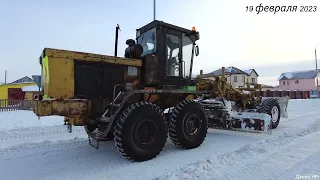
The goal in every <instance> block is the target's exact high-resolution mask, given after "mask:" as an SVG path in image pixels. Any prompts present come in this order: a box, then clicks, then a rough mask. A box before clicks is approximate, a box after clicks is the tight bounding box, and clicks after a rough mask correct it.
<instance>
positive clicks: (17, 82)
mask: <svg viewBox="0 0 320 180" xmlns="http://www.w3.org/2000/svg"><path fill="white" fill-rule="evenodd" d="M23 83H34V80H33V79H31V78H29V77H28V76H25V77H23V78H20V79H18V80H15V81H13V82H12V83H10V84H23Z"/></svg>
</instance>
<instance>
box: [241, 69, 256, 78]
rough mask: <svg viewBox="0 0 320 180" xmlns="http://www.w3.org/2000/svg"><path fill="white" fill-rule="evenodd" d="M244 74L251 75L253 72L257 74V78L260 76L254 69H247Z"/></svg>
mask: <svg viewBox="0 0 320 180" xmlns="http://www.w3.org/2000/svg"><path fill="white" fill-rule="evenodd" d="M244 72H246V73H247V74H249V75H250V74H251V73H252V72H255V73H256V74H257V76H259V75H258V73H257V71H256V70H254V69H247V70H244Z"/></svg>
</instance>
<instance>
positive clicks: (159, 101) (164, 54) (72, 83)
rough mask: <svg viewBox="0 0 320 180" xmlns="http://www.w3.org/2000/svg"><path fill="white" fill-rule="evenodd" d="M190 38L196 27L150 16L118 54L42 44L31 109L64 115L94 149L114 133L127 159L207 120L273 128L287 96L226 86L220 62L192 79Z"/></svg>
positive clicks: (180, 138) (201, 131) (189, 144)
mask: <svg viewBox="0 0 320 180" xmlns="http://www.w3.org/2000/svg"><path fill="white" fill-rule="evenodd" d="M197 40H199V32H198V31H196V29H195V28H192V30H189V29H185V28H182V27H178V26H175V25H172V24H169V23H165V22H162V21H157V20H155V21H153V22H151V23H149V24H147V25H145V26H143V27H141V28H139V29H137V30H136V39H135V40H133V39H129V40H127V41H126V44H127V45H128V47H127V48H126V50H125V55H124V57H117V56H116V54H115V56H107V55H101V54H93V53H84V52H76V51H69V50H61V49H52V48H45V49H44V50H43V52H42V55H41V57H40V58H39V63H40V65H41V67H42V71H41V72H42V74H41V78H42V82H41V86H42V88H41V91H42V93H41V95H40V96H38V97H36V98H35V101H34V102H33V111H34V113H35V114H36V115H38V116H39V117H40V116H52V115H58V116H64V117H65V118H64V121H65V125H68V129H69V130H70V132H71V127H72V126H84V128H85V130H86V132H87V134H88V137H89V143H90V145H92V146H94V147H96V148H98V147H99V142H100V141H107V140H112V139H113V140H114V142H115V145H116V147H117V149H118V151H119V152H120V153H121V154H122V155H123V156H124V157H126V158H127V159H131V160H134V161H146V160H149V159H152V158H155V157H156V156H157V155H158V154H159V153H160V152H161V151H162V148H163V147H164V145H165V143H166V141H167V137H168V136H169V137H170V139H171V141H172V142H173V143H174V144H175V145H177V146H179V147H181V148H184V149H192V148H196V147H198V146H200V145H201V144H202V143H203V142H204V140H205V137H206V134H207V130H208V128H209V127H212V128H218V129H224V130H242V131H249V132H270V131H271V129H272V128H276V127H277V126H278V123H279V120H280V117H285V116H286V108H287V101H285V100H286V99H284V98H267V99H262V98H261V97H255V96H254V93H252V92H253V91H256V87H253V88H252V87H249V86H248V87H244V88H243V89H235V88H232V87H231V86H230V85H228V84H227V83H226V80H225V76H224V71H225V69H224V68H222V71H223V74H222V77H218V76H213V77H214V78H213V79H206V77H205V76H203V75H200V76H199V77H197V78H195V79H192V78H191V77H192V76H191V75H192V67H193V61H194V57H195V56H198V55H199V47H198V46H197V44H196V42H197ZM117 41H118V40H117V38H116V42H115V43H116V45H117ZM245 92H249V93H245ZM250 92H251V93H250Z"/></svg>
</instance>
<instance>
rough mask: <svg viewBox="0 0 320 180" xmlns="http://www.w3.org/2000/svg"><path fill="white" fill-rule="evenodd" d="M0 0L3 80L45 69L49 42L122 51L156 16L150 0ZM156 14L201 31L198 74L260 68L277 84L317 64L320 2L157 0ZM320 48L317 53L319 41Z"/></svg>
mask: <svg viewBox="0 0 320 180" xmlns="http://www.w3.org/2000/svg"><path fill="white" fill-rule="evenodd" d="M141 2H142V1H129V0H117V1H115V0H112V1H111V0H94V1H88V0H68V1H65V0H54V1H52V0H41V1H40V0H28V1H22V0H0V3H1V4H0V24H1V28H0V36H1V39H0V63H1V64H0V82H1V81H4V71H5V70H7V71H8V81H9V82H10V81H14V80H16V79H19V78H21V77H24V76H30V77H31V75H34V74H40V65H39V64H38V57H39V56H40V54H41V51H42V50H43V48H45V47H51V48H60V49H68V50H77V51H85V52H92V53H102V54H108V55H113V54H114V37H115V35H114V34H115V26H116V24H119V25H120V28H121V32H120V35H119V48H118V49H119V50H118V54H119V56H123V54H124V49H125V48H126V45H125V40H126V39H128V38H134V37H135V29H136V28H139V27H141V26H143V25H144V24H147V23H149V22H150V21H152V20H153V0H144V1H143V2H144V3H141ZM260 3H263V5H283V6H289V5H297V6H300V5H305V6H311V5H312V6H319V7H318V9H317V10H318V12H298V11H299V10H300V8H298V11H297V12H291V13H290V12H282V13H281V12H278V13H276V14H273V13H270V12H267V13H266V12H264V13H260V14H256V13H255V12H246V8H245V7H246V6H247V5H249V6H250V5H252V6H254V7H256V6H257V5H259V4H260ZM156 19H157V20H162V21H165V22H168V23H172V24H176V25H179V26H183V27H186V28H190V29H191V27H192V26H196V28H197V30H198V31H199V32H200V40H199V41H198V44H199V47H200V55H199V56H198V57H197V58H196V59H195V64H194V72H196V73H199V71H200V69H203V70H204V72H205V73H208V72H211V71H214V70H216V69H218V68H220V67H222V66H226V67H227V66H235V67H238V68H243V69H247V68H255V69H256V71H257V72H258V74H259V75H260V77H259V81H260V83H264V84H270V85H274V84H277V78H278V77H279V76H280V74H281V73H282V72H283V71H291V70H306V69H314V68H315V62H314V47H315V45H316V44H320V36H319V34H320V26H319V23H318V21H319V19H320V0H308V1H301V0H259V1H257V0H241V1H239V0H201V1H194V0H171V1H169V0H158V1H157V11H156ZM318 47H319V54H320V46H318Z"/></svg>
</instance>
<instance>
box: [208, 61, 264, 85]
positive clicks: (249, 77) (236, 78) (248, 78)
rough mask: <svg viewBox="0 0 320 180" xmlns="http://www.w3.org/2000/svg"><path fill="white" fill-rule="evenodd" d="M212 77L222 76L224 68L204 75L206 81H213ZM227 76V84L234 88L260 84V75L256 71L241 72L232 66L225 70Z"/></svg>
mask: <svg viewBox="0 0 320 180" xmlns="http://www.w3.org/2000/svg"><path fill="white" fill-rule="evenodd" d="M210 75H216V76H219V77H221V76H222V68H220V69H217V70H215V71H213V72H211V73H208V74H204V76H206V79H213V77H210ZM225 76H226V80H227V83H229V84H231V86H232V87H245V86H246V83H247V82H249V84H251V85H254V84H257V83H258V77H259V75H258V73H257V72H256V71H255V70H254V69H249V70H241V69H239V68H236V67H233V66H230V67H227V68H225Z"/></svg>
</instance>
